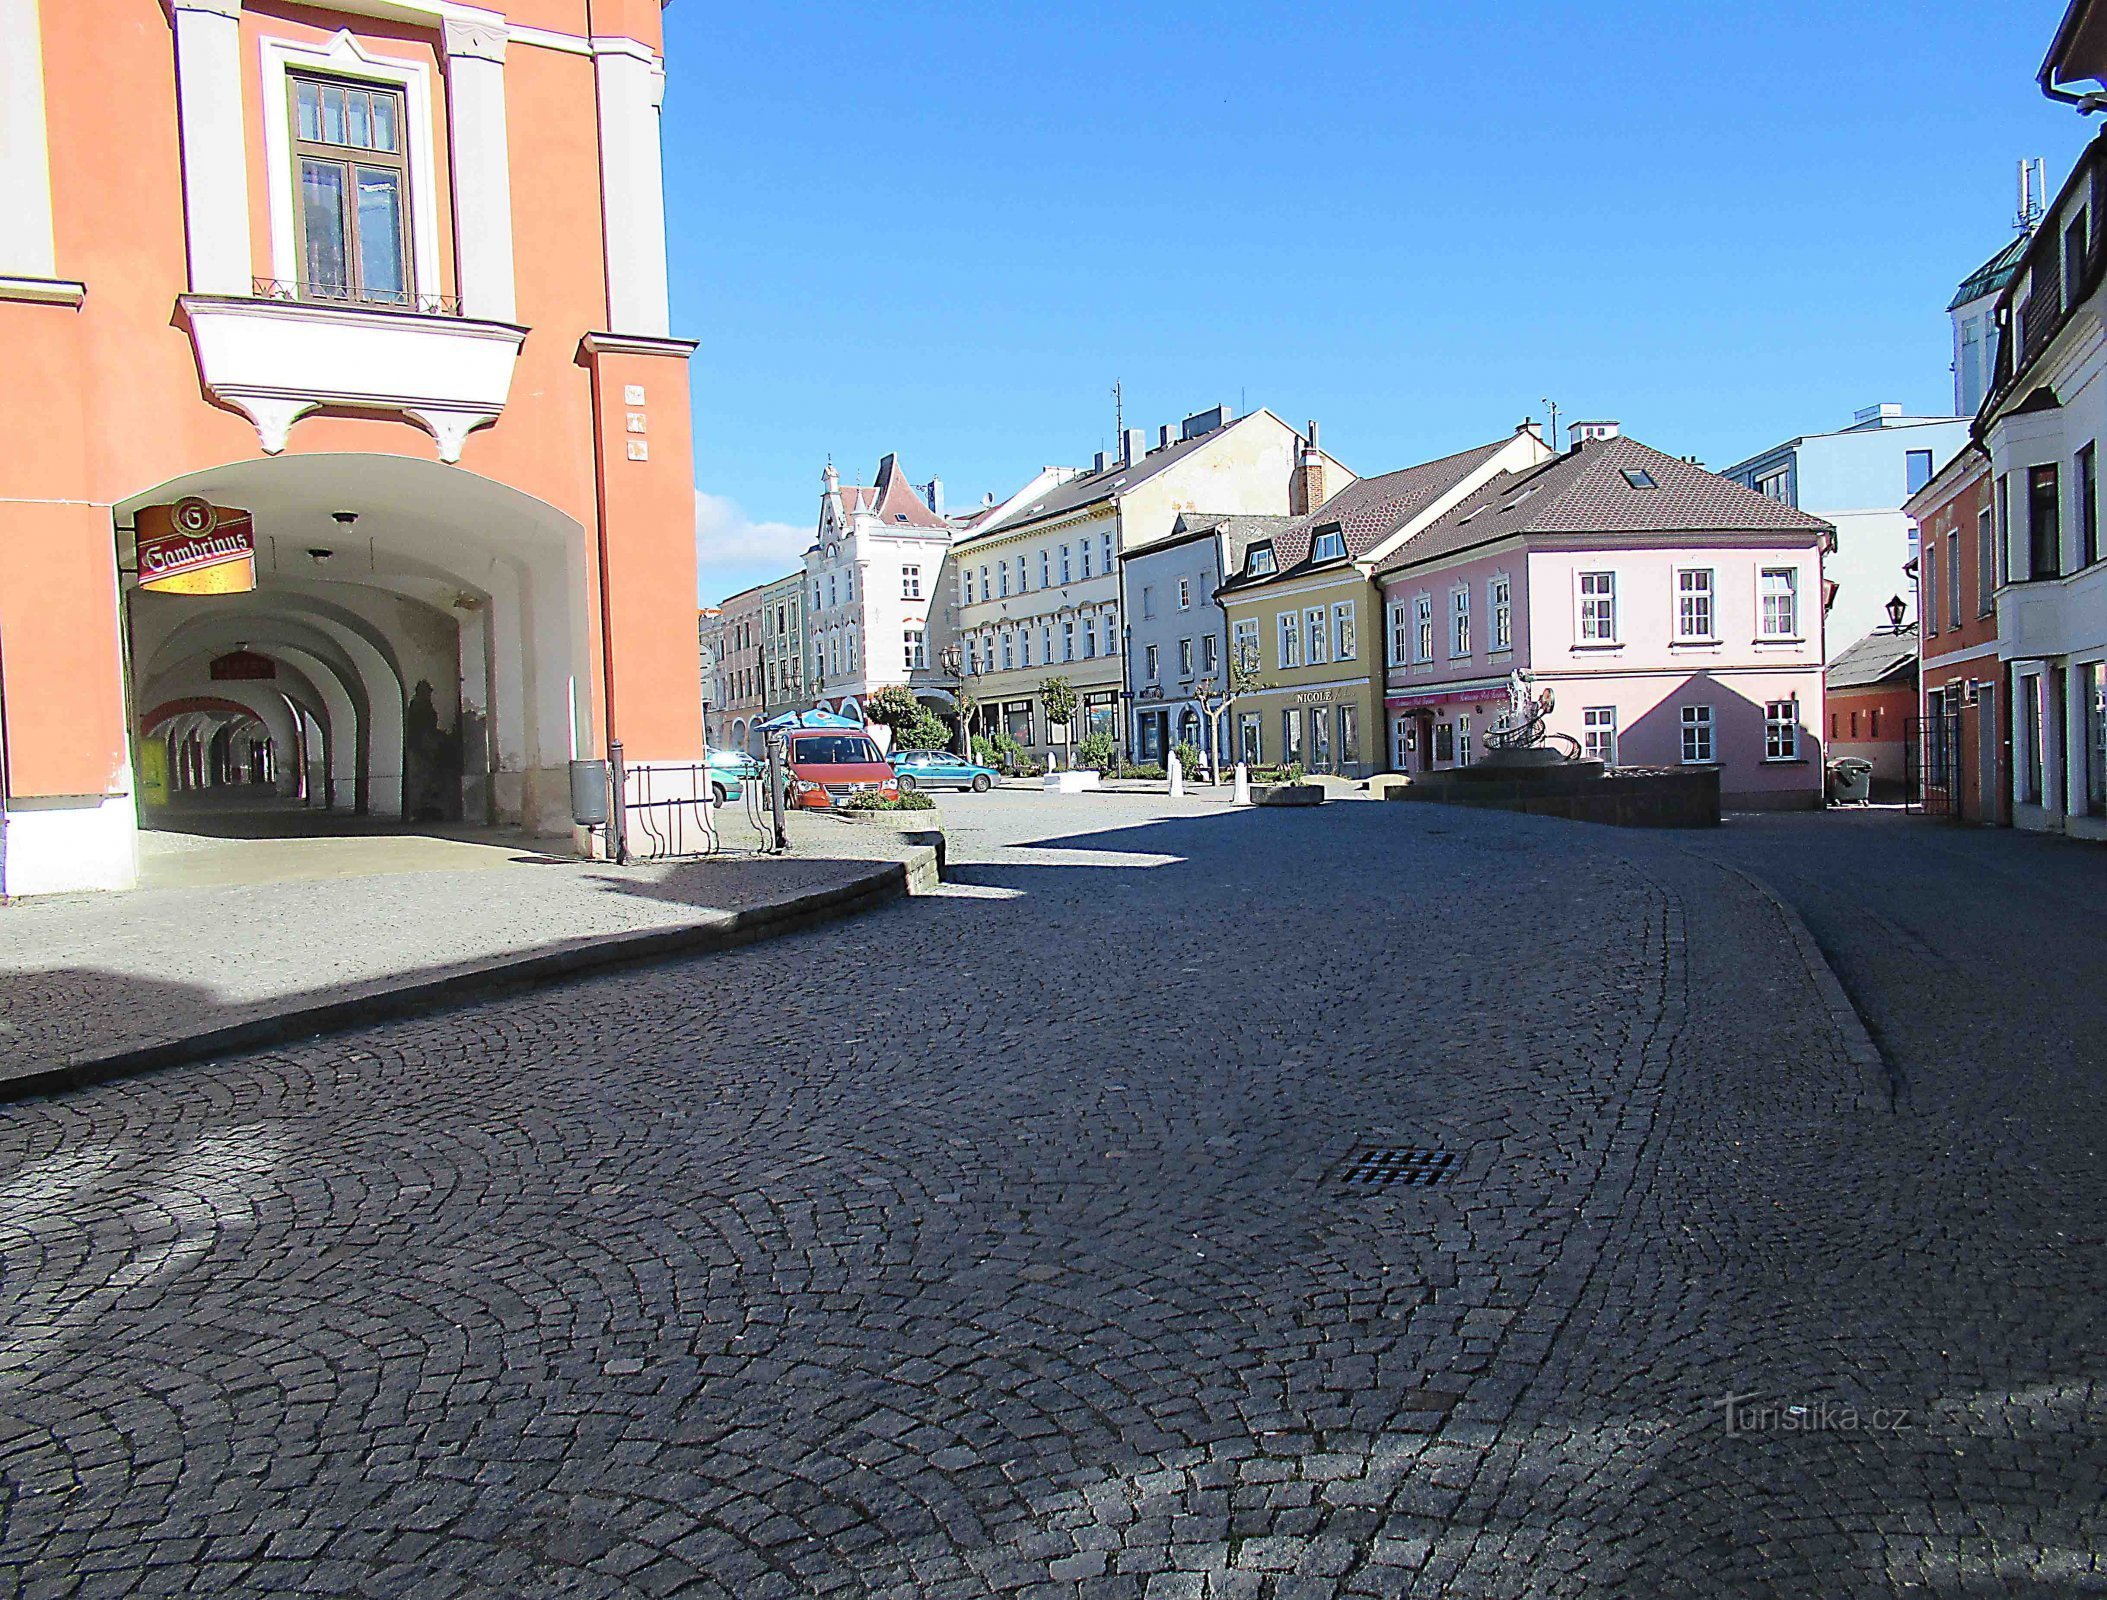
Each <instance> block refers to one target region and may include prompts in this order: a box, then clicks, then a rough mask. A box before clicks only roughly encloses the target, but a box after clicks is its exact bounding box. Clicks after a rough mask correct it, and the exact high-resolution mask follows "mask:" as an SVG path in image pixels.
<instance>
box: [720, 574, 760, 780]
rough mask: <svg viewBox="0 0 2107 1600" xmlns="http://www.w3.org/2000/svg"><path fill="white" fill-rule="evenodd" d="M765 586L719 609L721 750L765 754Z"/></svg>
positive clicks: (746, 591)
mask: <svg viewBox="0 0 2107 1600" xmlns="http://www.w3.org/2000/svg"><path fill="white" fill-rule="evenodd" d="M766 592H767V586H766V585H764V584H755V585H754V586H753V587H752V588H751V589H741V590H740V591H739V592H738V593H737V594H735V595H732V596H731V597H730V598H729V599H727V600H726V601H725V602H724V604H723V606H722V607H721V608H720V611H721V613H722V614H721V617H720V620H719V633H718V645H717V710H716V720H715V723H714V726H713V728H712V730H711V737H710V744H711V745H712V746H713V747H714V748H717V749H720V750H744V751H745V752H746V753H747V754H749V755H756V756H757V755H760V754H761V753H762V750H763V748H764V745H765V741H764V739H763V738H762V735H761V723H762V721H763V720H764V717H765V701H764V700H763V698H762V688H761V683H762V677H761V599H762V596H763V595H764V594H765V593H766Z"/></svg>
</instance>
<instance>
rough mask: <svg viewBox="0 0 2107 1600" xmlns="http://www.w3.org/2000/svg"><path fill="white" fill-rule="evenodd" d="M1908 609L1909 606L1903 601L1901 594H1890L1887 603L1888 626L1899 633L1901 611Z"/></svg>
mask: <svg viewBox="0 0 2107 1600" xmlns="http://www.w3.org/2000/svg"><path fill="white" fill-rule="evenodd" d="M1908 609H1909V606H1908V605H1907V604H1906V603H1905V602H1904V601H1903V598H1902V596H1901V595H1899V594H1897V595H1890V596H1889V597H1888V603H1887V613H1888V627H1889V628H1891V629H1892V630H1894V631H1895V632H1896V633H1900V632H1901V631H1902V613H1903V612H1905V611H1907V610H1908Z"/></svg>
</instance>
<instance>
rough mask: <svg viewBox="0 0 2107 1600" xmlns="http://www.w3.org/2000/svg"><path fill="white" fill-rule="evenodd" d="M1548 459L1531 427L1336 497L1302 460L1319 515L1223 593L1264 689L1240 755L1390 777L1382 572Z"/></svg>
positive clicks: (1244, 711) (1253, 551) (1238, 743)
mask: <svg viewBox="0 0 2107 1600" xmlns="http://www.w3.org/2000/svg"><path fill="white" fill-rule="evenodd" d="M1550 455H1551V452H1550V450H1549V449H1548V448H1547V447H1546V446H1545V444H1544V442H1543V440H1542V439H1541V438H1539V437H1538V436H1537V433H1536V429H1535V426H1534V424H1531V423H1524V424H1523V425H1522V426H1521V427H1520V428H1517V429H1516V430H1515V431H1514V433H1513V434H1511V435H1510V436H1509V437H1507V438H1505V439H1500V440H1496V441H1494V442H1493V443H1491V444H1484V445H1479V446H1478V447H1477V448H1476V449H1473V450H1465V451H1463V452H1462V453H1460V454H1458V455H1452V456H1444V457H1442V458H1441V459H1440V460H1438V461H1428V462H1423V463H1422V464H1420V465H1419V466H1416V467H1406V468H1404V469H1403V470H1402V471H1399V472H1390V473H1385V474H1383V475H1382V476H1381V477H1378V478H1362V479H1359V480H1357V481H1355V482H1353V483H1350V484H1348V485H1347V486H1346V487H1345V488H1343V489H1340V490H1338V491H1336V492H1335V493H1333V494H1331V495H1330V496H1329V497H1328V498H1327V497H1325V495H1324V494H1323V492H1322V486H1323V474H1324V463H1323V462H1322V461H1321V460H1319V461H1314V462H1308V463H1306V464H1305V467H1304V474H1305V478H1306V479H1309V480H1310V481H1311V483H1312V485H1313V487H1314V491H1315V492H1312V493H1311V494H1310V499H1311V500H1313V501H1315V502H1317V509H1316V510H1315V511H1313V512H1308V513H1306V514H1304V515H1302V516H1299V517H1296V518H1293V519H1291V520H1290V521H1288V522H1286V523H1285V524H1283V525H1282V527H1281V528H1280V530H1279V531H1278V532H1277V533H1275V534H1274V535H1273V536H1272V537H1271V538H1264V539H1255V540H1253V541H1252V542H1251V544H1250V545H1249V546H1248V547H1247V548H1246V549H1245V552H1244V561H1243V565H1242V567H1241V568H1239V569H1238V570H1237V571H1236V572H1234V573H1231V574H1230V575H1229V576H1228V577H1227V578H1226V579H1225V580H1224V582H1223V584H1222V586H1221V588H1220V589H1219V590H1218V591H1216V596H1215V597H1216V599H1217V600H1218V601H1219V602H1220V603H1221V606H1222V609H1223V610H1224V612H1225V613H1226V614H1227V616H1228V623H1229V659H1230V661H1231V662H1233V663H1237V664H1239V665H1241V666H1242V667H1243V668H1244V669H1245V670H1246V671H1247V672H1249V673H1250V674H1251V676H1252V677H1253V678H1254V679H1255V680H1256V687H1254V688H1250V689H1247V690H1246V692H1245V693H1244V694H1243V695H1242V696H1241V697H1240V698H1239V699H1238V700H1237V702H1236V705H1235V707H1234V709H1233V710H1232V711H1231V713H1230V716H1231V719H1232V722H1233V731H1232V735H1231V739H1230V746H1231V748H1232V749H1233V750H1235V751H1236V752H1237V754H1238V756H1239V757H1240V758H1241V759H1242V760H1244V761H1246V762H1248V763H1250V764H1251V765H1253V766H1286V765H1289V764H1291V763H1299V764H1300V765H1301V766H1302V767H1303V768H1305V769H1306V770H1307V771H1310V772H1326V773H1336V774H1338V775H1339V776H1341V777H1349V778H1365V777H1367V776H1369V775H1370V774H1371V773H1375V772H1380V771H1382V770H1384V767H1385V751H1384V746H1383V738H1382V702H1383V663H1382V654H1381V652H1382V638H1383V629H1382V615H1381V598H1380V591H1379V590H1378V589H1377V587H1376V583H1375V572H1376V568H1377V567H1378V566H1379V565H1380V564H1381V563H1382V562H1384V561H1385V560H1386V559H1388V558H1389V557H1390V556H1392V555H1394V554H1395V553H1396V552H1397V551H1398V550H1399V549H1400V548H1401V547H1402V546H1403V545H1404V543H1405V542H1406V541H1407V540H1408V539H1410V538H1411V537H1412V536H1413V535H1414V534H1415V533H1417V532H1419V530H1420V529H1422V528H1424V527H1427V526H1428V525H1430V524H1431V523H1433V522H1434V521H1435V520H1436V519H1437V518H1439V517H1441V516H1442V515H1443V514H1444V513H1446V512H1447V511H1448V510H1449V508H1450V507H1452V506H1454V505H1455V504H1456V503H1457V502H1458V501H1460V500H1462V499H1463V498H1464V497H1465V496H1467V495H1469V494H1471V493H1473V492H1475V491H1476V490H1477V489H1478V488H1479V487H1480V486H1481V485H1483V484H1485V483H1487V482H1489V481H1490V480H1491V479H1493V478H1495V477H1497V476H1499V475H1500V474H1502V473H1508V472H1518V471H1521V470H1523V469H1525V468H1528V467H1533V466H1535V465H1536V464H1537V463H1538V462H1540V461H1545V460H1548V459H1549V458H1550ZM1313 469H1314V471H1313Z"/></svg>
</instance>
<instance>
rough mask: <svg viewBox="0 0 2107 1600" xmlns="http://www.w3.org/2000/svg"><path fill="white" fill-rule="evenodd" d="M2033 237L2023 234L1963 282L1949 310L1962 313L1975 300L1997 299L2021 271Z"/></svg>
mask: <svg viewBox="0 0 2107 1600" xmlns="http://www.w3.org/2000/svg"><path fill="white" fill-rule="evenodd" d="M2032 237H2033V236H2032V235H2031V234H2025V233H2021V234H2015V235H2014V236H2013V237H2012V238H2011V239H2009V240H2007V241H2006V243H2005V246H2004V248H2003V249H2002V250H1999V251H1998V252H1997V254H1996V255H1994V256H1992V257H1991V258H1990V259H1989V260H1988V261H1985V262H1984V263H1983V264H1982V265H1981V266H1979V267H1977V268H1976V269H1975V270H1974V271H1973V272H1971V273H1969V274H1968V276H1967V277H1965V278H1963V279H1962V280H1961V286H1960V288H1959V289H1957V290H1955V291H1954V296H1953V298H1952V299H1951V300H1949V301H1948V302H1947V303H1946V309H1947V310H1948V311H1958V310H1960V308H1961V307H1962V306H1965V305H1967V304H1968V303H1969V302H1970V301H1971V300H1980V299H1982V298H1983V297H1984V296H1985V295H1993V294H1995V293H1997V291H1998V290H2000V289H2002V288H2003V287H2004V286H2005V285H2006V284H2008V283H2010V282H2011V281H2012V275H2013V274H2014V273H2016V272H2017V271H2018V270H2019V263H2020V262H2021V261H2022V260H2023V259H2024V258H2025V256H2026V253H2027V241H2028V240H2029V239H2030V238H2032Z"/></svg>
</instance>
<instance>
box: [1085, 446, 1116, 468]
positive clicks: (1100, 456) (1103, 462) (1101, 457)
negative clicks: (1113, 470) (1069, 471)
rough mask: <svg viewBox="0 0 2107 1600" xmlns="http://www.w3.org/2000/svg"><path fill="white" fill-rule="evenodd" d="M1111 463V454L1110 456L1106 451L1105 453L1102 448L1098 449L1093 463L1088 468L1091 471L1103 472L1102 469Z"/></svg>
mask: <svg viewBox="0 0 2107 1600" xmlns="http://www.w3.org/2000/svg"><path fill="white" fill-rule="evenodd" d="M1111 464H1112V457H1111V456H1110V455H1109V454H1107V453H1106V452H1105V451H1103V450H1100V451H1098V453H1097V459H1096V461H1095V463H1094V464H1093V465H1092V466H1091V468H1090V470H1091V471H1092V472H1103V471H1104V470H1105V468H1107V467H1109V466H1110V465H1111Z"/></svg>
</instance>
